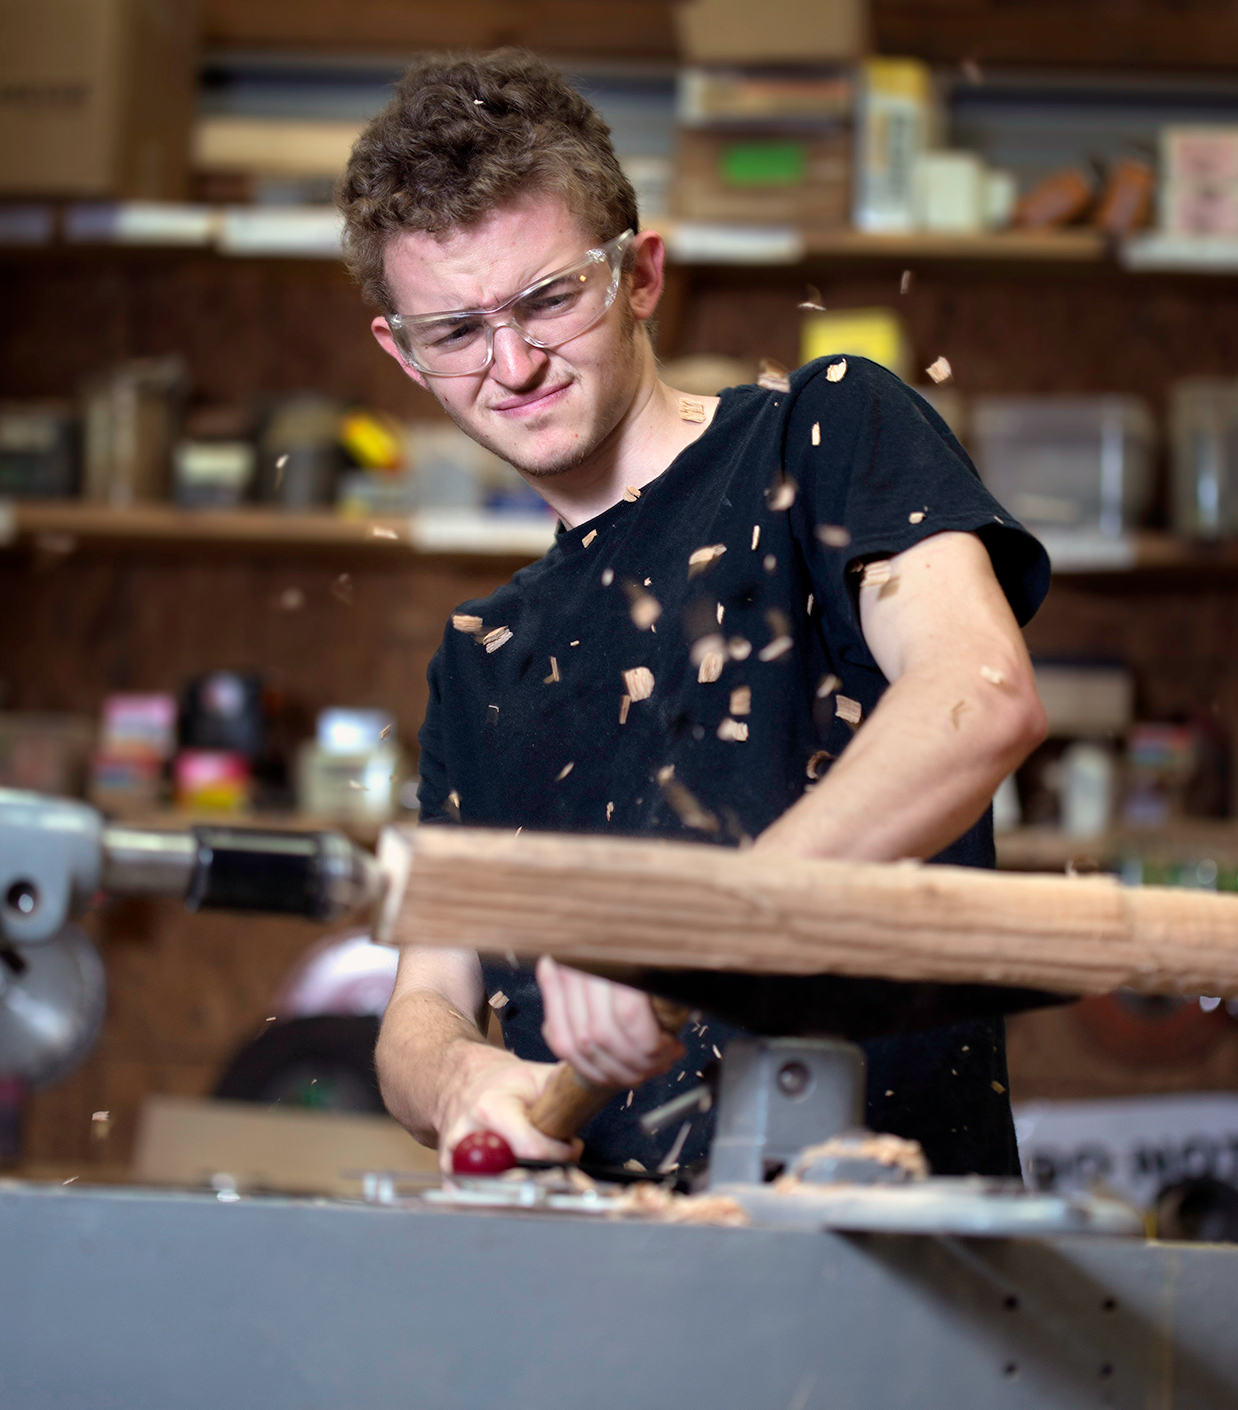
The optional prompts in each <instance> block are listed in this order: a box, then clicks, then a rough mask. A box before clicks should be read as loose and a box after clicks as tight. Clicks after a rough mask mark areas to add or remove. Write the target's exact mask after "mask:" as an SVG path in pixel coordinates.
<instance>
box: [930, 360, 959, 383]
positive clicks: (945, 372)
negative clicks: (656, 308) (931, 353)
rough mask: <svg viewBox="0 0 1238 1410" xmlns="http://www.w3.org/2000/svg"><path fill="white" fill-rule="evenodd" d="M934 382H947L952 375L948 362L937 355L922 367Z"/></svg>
mask: <svg viewBox="0 0 1238 1410" xmlns="http://www.w3.org/2000/svg"><path fill="white" fill-rule="evenodd" d="M924 370H925V372H927V373H928V375H929V376H930V377H931V378H932V379H933V381H934V382H948V381H949V380H950V378H951V377H953V376H954V371H953V369H952V368H951V366H950V364H949V362H948V361H947V360H946V359H945V358H944V357H939V358H937V359H936V360H935V361H933V362H930V363H929V365H928V366H927V367H926V368H925V369H924Z"/></svg>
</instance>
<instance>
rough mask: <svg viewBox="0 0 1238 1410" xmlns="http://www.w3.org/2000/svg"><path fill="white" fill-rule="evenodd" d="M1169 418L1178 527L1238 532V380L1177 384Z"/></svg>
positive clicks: (1196, 533)
mask: <svg viewBox="0 0 1238 1410" xmlns="http://www.w3.org/2000/svg"><path fill="white" fill-rule="evenodd" d="M1169 418H1170V438H1171V444H1172V460H1171V483H1172V490H1173V493H1172V500H1171V506H1172V508H1171V512H1172V515H1173V527H1174V530H1175V531H1176V532H1177V533H1180V534H1186V535H1189V536H1191V537H1193V538H1218V537H1220V536H1221V535H1223V534H1232V533H1234V532H1238V381H1233V380H1230V379H1228V378H1225V379H1222V378H1218V377H1191V378H1187V379H1184V380H1183V381H1181V382H1177V383H1175V385H1174V387H1173V389H1172V392H1171V395H1170V413H1169Z"/></svg>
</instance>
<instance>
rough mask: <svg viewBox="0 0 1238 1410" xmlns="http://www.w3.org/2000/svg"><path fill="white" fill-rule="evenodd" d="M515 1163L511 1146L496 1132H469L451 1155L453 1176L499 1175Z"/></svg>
mask: <svg viewBox="0 0 1238 1410" xmlns="http://www.w3.org/2000/svg"><path fill="white" fill-rule="evenodd" d="M515 1163H516V1157H515V1156H514V1155H513V1154H512V1148H511V1146H509V1145H508V1144H507V1142H506V1141H505V1140H504V1139H503V1137H502V1136H500V1135H499V1134H498V1133H497V1132H496V1131H470V1132H469V1134H468V1135H467V1136H463V1137H461V1139H460V1141H459V1143H458V1144H457V1145H456V1148H455V1150H454V1151H452V1153H451V1169H452V1173H453V1174H455V1175H501V1174H502V1173H503V1171H504V1170H510V1169H511V1168H512V1166H513V1165H515Z"/></svg>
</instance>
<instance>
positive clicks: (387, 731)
mask: <svg viewBox="0 0 1238 1410" xmlns="http://www.w3.org/2000/svg"><path fill="white" fill-rule="evenodd" d="M490 708H491V709H492V710H493V711H494V712H495V714H496V715H497V714H498V712H499V707H498V706H497V705H492V706H491V707H490ZM394 728H395V726H394V725H384V726H383V727H382V729H380V730H379V731H378V737H379V739H390V738H391V731H392V730H393V729H394Z"/></svg>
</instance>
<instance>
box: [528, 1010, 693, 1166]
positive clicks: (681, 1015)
mask: <svg viewBox="0 0 1238 1410" xmlns="http://www.w3.org/2000/svg"><path fill="white" fill-rule="evenodd" d="M651 1002H652V1004H653V1011H654V1014H655V1016H656V1017H657V1020H658V1023H659V1024H660V1025H661V1028H662V1031H663V1032H664V1033H668V1034H670V1035H672V1036H674V1034H676V1033H678V1032H679V1030H680V1029H681V1028H682V1027H683V1026H684V1024H685V1023H686V1022H687V1019H688V1010H687V1009H686V1008H684V1006H683V1005H682V1004H675V1003H672V1002H671V1001H670V1000H669V999H659V998H657V997H653V998H651ZM622 1091H623V1088H622V1087H595V1086H594V1085H593V1083H592V1082H590V1081H589V1080H588V1079H587V1078H585V1077H582V1076H581V1075H580V1073H579V1072H577V1071H576V1069H575V1068H574V1067H573V1066H572V1065H571V1063H568V1062H564V1063H560V1064H559V1066H558V1068H557V1069H556V1070H555V1073H554V1076H553V1077H551V1079H550V1081H549V1082H547V1083H546V1085H545V1087H543V1088H542V1094H541V1096H540V1097H538V1099H537V1100H536V1101H535V1102H534V1103H533V1105H532V1106H531V1107H530V1108H529V1120H530V1121H532V1123H533V1125H534V1126H536V1127H537V1129H538V1130H539V1131H541V1132H542V1133H543V1135H546V1136H551V1137H553V1138H554V1139H555V1140H556V1141H570V1140H571V1139H572V1137H573V1136H574V1135H575V1134H576V1132H577V1131H579V1130H580V1128H581V1127H582V1126H584V1125H585V1124H586V1123H587V1122H588V1121H590V1120H591V1119H592V1118H593V1117H595V1116H596V1115H597V1114H598V1112H599V1111H601V1110H602V1108H603V1107H604V1106H605V1105H606V1103H607V1102H608V1101H610V1100H611V1098H612V1097H617V1096H618V1095H619V1093H620V1092H622Z"/></svg>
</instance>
